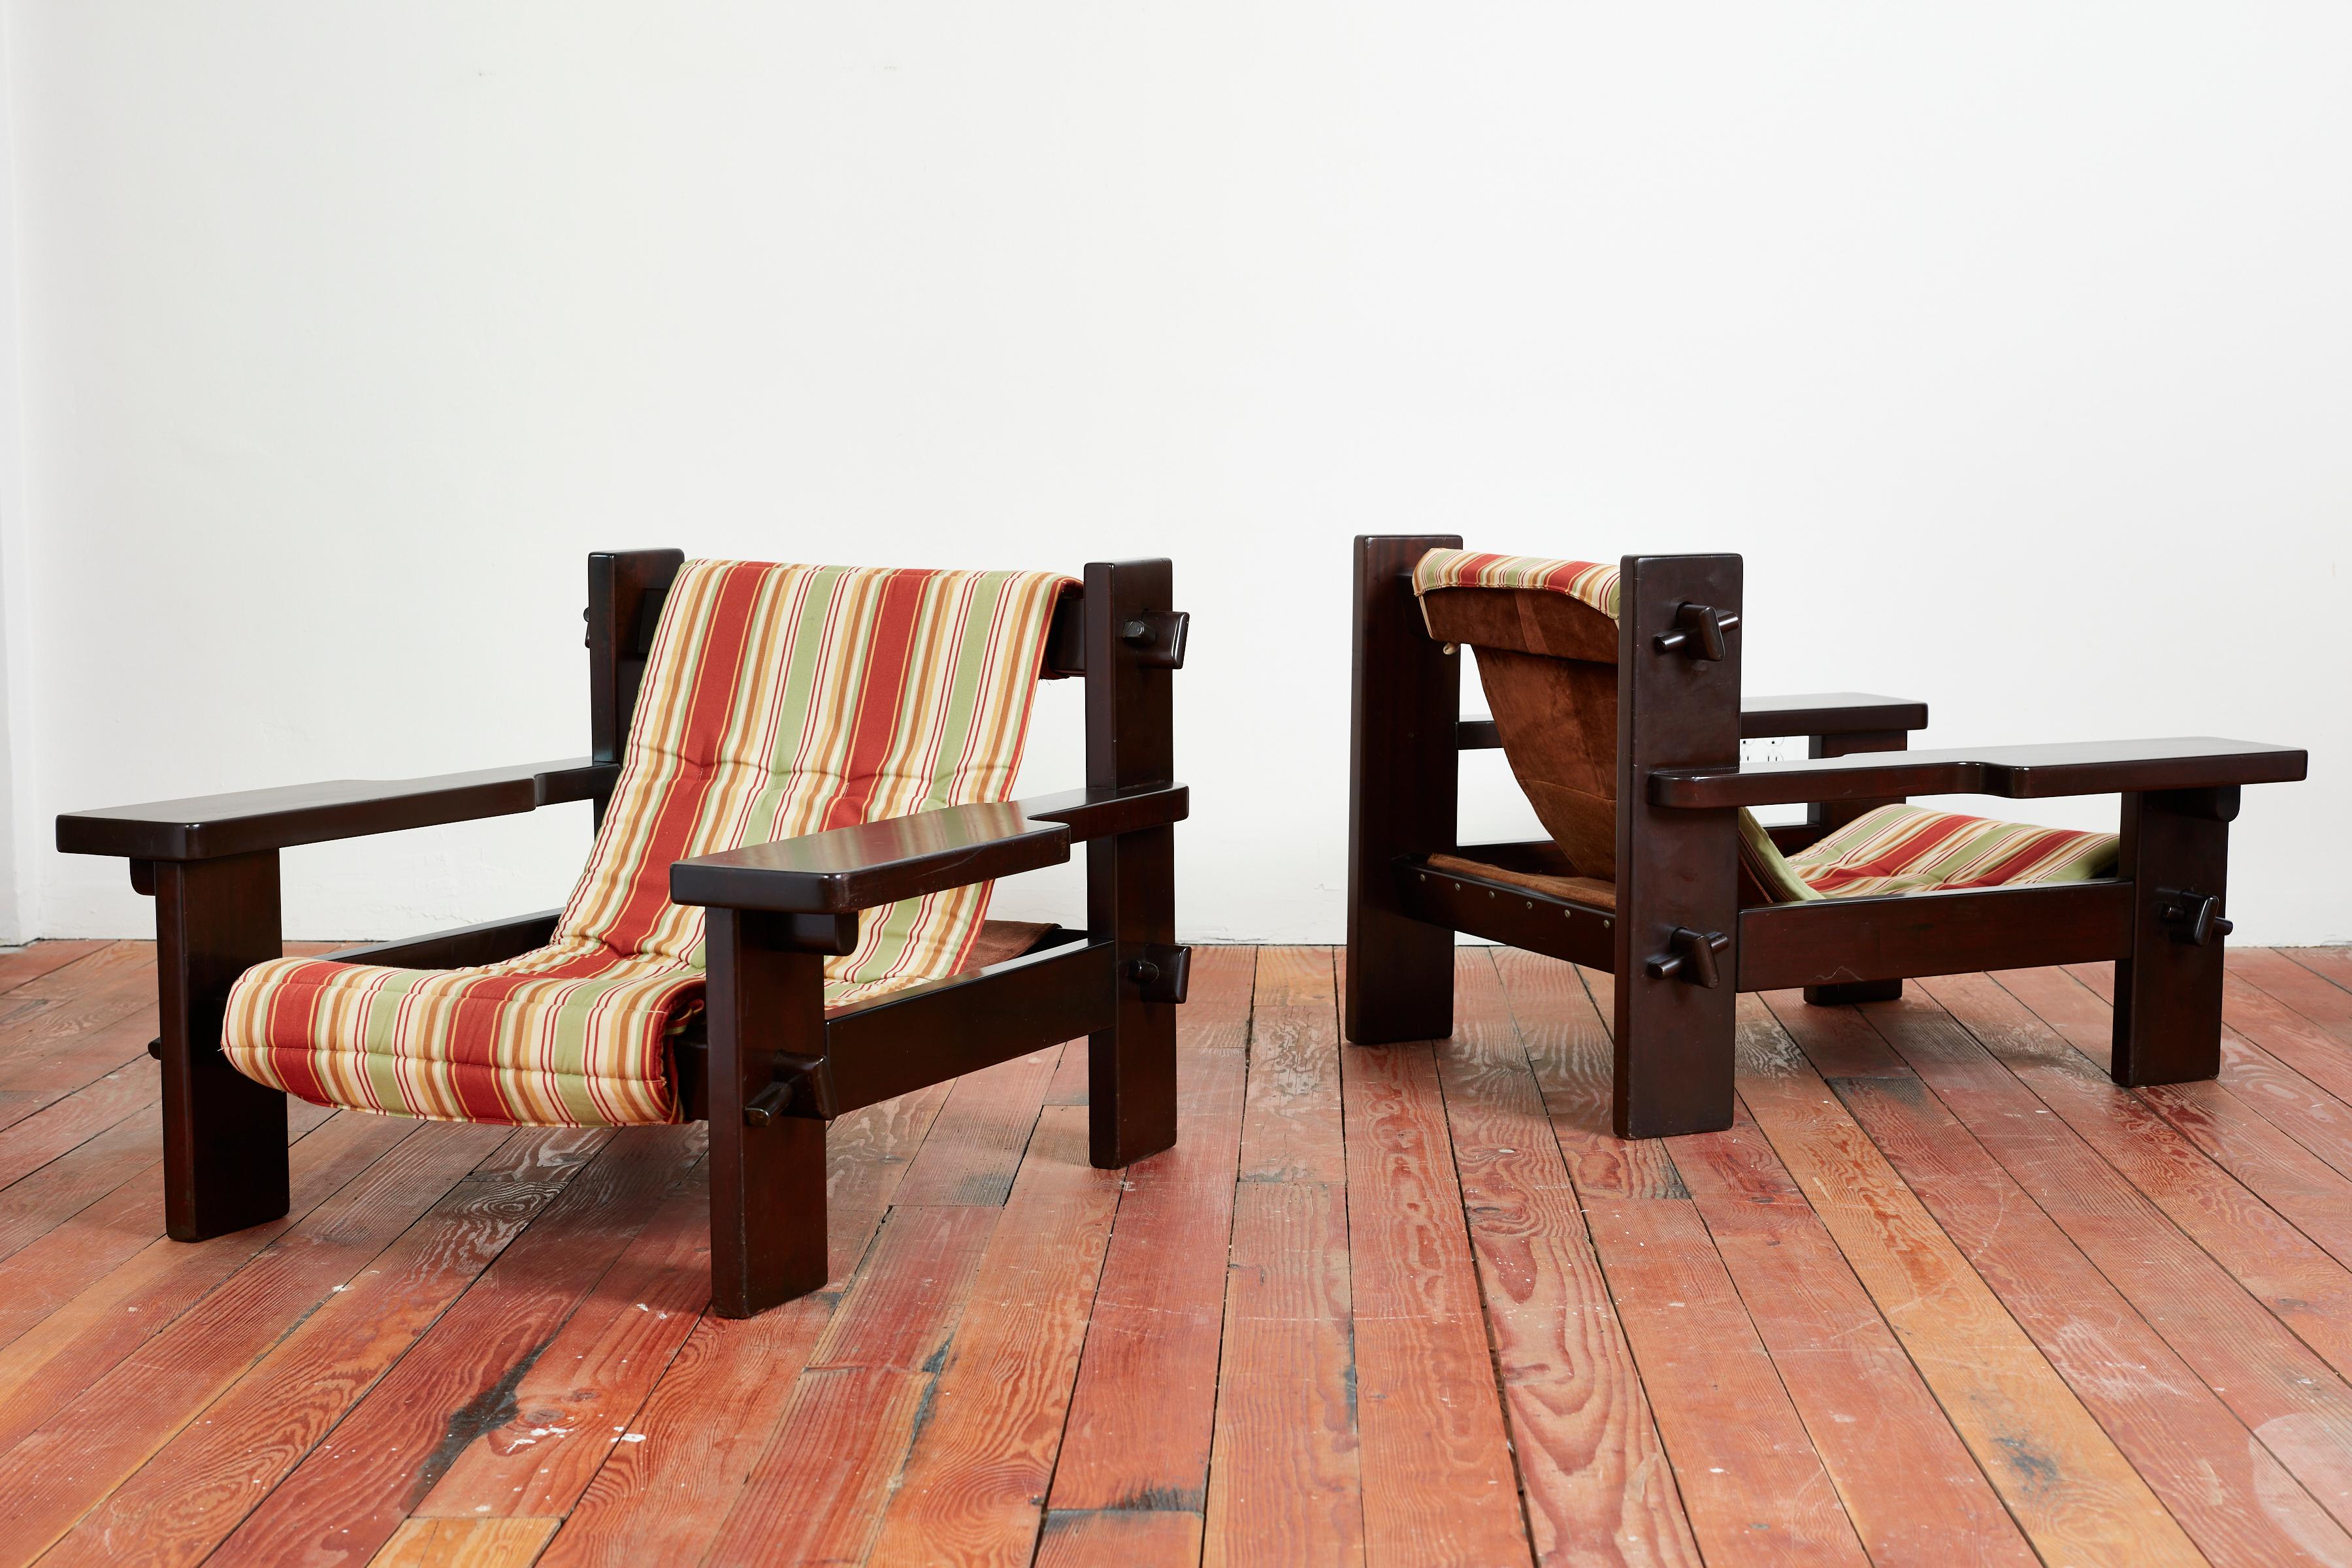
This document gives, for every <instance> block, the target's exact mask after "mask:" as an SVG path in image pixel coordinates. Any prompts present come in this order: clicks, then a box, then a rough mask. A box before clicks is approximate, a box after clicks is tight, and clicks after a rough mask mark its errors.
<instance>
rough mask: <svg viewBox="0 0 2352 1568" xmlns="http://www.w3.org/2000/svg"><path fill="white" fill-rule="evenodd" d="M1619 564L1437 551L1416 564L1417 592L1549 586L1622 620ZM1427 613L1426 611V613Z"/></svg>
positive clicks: (1613, 618)
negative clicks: (1618, 586)
mask: <svg viewBox="0 0 2352 1568" xmlns="http://www.w3.org/2000/svg"><path fill="white" fill-rule="evenodd" d="M1617 577H1618V570H1617V568H1616V567H1614V566H1604V565H1601V563H1599V562H1596V561H1568V560H1560V559H1555V558H1553V557H1550V556H1544V555H1495V554H1491V553H1488V552H1485V551H1479V550H1432V551H1430V552H1427V553H1426V554H1424V555H1423V556H1422V558H1421V559H1420V560H1419V561H1417V562H1415V563H1413V568H1412V591H1413V593H1414V594H1415V595H1419V596H1422V597H1426V596H1427V595H1430V594H1433V593H1434V592H1436V591H1437V590H1438V589H1440V588H1547V589H1549V590H1550V591H1551V592H1553V593H1556V594H1566V595H1568V596H1569V597H1570V598H1571V599H1574V600H1577V601H1578V602H1579V603H1580V604H1585V605H1591V606H1592V607H1593V608H1594V609H1596V610H1598V611H1600V612H1601V614H1602V615H1604V616H1608V617H1609V618H1610V619H1611V620H1612V621H1613V620H1615V619H1616V618H1617ZM1423 613H1424V614H1426V613H1427V612H1426V611H1425V610H1424V612H1423Z"/></svg>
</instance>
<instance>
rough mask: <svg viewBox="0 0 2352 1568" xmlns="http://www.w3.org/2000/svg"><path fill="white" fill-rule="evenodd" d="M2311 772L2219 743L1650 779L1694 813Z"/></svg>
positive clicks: (2259, 748) (2018, 751)
mask: <svg viewBox="0 0 2352 1568" xmlns="http://www.w3.org/2000/svg"><path fill="white" fill-rule="evenodd" d="M2309 763H2310V754H2309V753H2308V752H2303V751H2300V750H2298V749H2296V748H2294V747H2292V746H2270V745H2264V744H2263V743H2262V742H2258V741H2221V740H2215V739H2213V738H2211V737H2210V736H2191V737H2187V738H2183V739H2176V740H2161V741H2088V742H2070V743H2067V744H2063V745H2043V746H1980V747H1974V748H1970V749H1967V750H1962V751H1950V752H1861V753H1858V754H1856V755H1853V756H1848V757H1816V758H1812V759H1811V760H1808V761H1802V762H1786V763H1743V764H1741V765H1740V766H1739V767H1737V768H1660V769H1657V770H1656V771H1654V772H1653V773H1651V774H1650V800H1651V802H1652V803H1653V804H1654V805H1679V806H1695V807H1711V806H1727V805H1800V804H1805V803H1810V802H1815V801H1835V800H1881V799H1885V798H1888V797H1890V796H1898V795H2001V796H2006V797H2008V798H2010V799H2012V800H2031V799H2036V798H2041V797H2044V796H2049V795H2119V794H2130V793H2137V792H2139V791H2144V790H2168V789H2213V788H2218V787H2221V786H2223V785H2228V784H2284V783H2289V782H2292V781H2293V780H2295V779H2299V778H2302V777H2303V776H2304V774H2305V772H2306V771H2307V770H2308V767H2309Z"/></svg>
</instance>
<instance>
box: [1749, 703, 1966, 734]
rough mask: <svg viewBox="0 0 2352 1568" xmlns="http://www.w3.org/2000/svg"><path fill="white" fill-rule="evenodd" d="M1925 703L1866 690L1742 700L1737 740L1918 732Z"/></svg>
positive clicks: (1924, 724)
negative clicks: (1892, 731)
mask: <svg viewBox="0 0 2352 1568" xmlns="http://www.w3.org/2000/svg"><path fill="white" fill-rule="evenodd" d="M1926 728H1927V704H1926V703H1925V702H1915V701H1913V700H1911V699H1909V698H1907V697H1879V696H1874V695H1873V694H1872V693H1870V692H1867V691H1808V692H1802V693H1800V694H1798V695H1796V696H1790V697H1742V698H1741V699H1740V700H1739V738H1740V739H1741V740H1743V741H1760V740H1764V739H1766V738H1767V737H1769V736H1773V735H1858V734H1862V733H1864V731H1872V730H1924V729H1926Z"/></svg>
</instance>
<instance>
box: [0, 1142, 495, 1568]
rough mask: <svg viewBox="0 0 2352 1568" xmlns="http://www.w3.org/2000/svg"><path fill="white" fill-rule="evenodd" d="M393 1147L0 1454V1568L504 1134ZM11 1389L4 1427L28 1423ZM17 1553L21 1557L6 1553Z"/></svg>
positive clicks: (256, 1354) (162, 1435)
mask: <svg viewBox="0 0 2352 1568" xmlns="http://www.w3.org/2000/svg"><path fill="white" fill-rule="evenodd" d="M433 1131H435V1132H436V1134H438V1135H437V1136H432V1137H410V1138H407V1139H404V1140H403V1141H402V1142H400V1144H398V1145H397V1146H396V1147H394V1149H393V1150H391V1152H388V1153H387V1154H385V1156H384V1157H383V1159H381V1160H379V1161H377V1162H376V1163H374V1164H373V1166H371V1167H370V1168H369V1169H368V1171H367V1172H366V1173H365V1174H364V1175H362V1177H360V1178H359V1179H358V1180H356V1181H354V1182H352V1184H350V1185H349V1186H348V1187H346V1188H345V1189H344V1190H343V1191H342V1192H341V1193H338V1194H336V1195H335V1196H334V1197H332V1198H331V1199H329V1200H328V1201H327V1202H326V1203H323V1204H321V1205H319V1207H318V1208H316V1209H315V1210H313V1211H312V1212H311V1213H310V1214H309V1215H306V1216H304V1218H303V1219H302V1221H301V1223H300V1224H299V1225H296V1226H292V1227H291V1228H289V1230H287V1231H286V1232H285V1234H284V1235H282V1236H280V1237H278V1238H277V1239H276V1240H275V1241H274V1242H273V1243H272V1244H271V1245H270V1246H268V1247H266V1248H264V1249H263V1250H262V1251H261V1252H260V1253H258V1254H257V1255H256V1256H255V1257H254V1258H253V1259H252V1260H251V1261H250V1262H248V1263H247V1264H246V1265H245V1266H244V1267H243V1268H239V1269H238V1270H237V1271H236V1273H235V1274H233V1275H232V1276H230V1277H229V1278H228V1279H226V1280H224V1281H223V1282H222V1283H221V1284H220V1285H219V1286H218V1288H216V1289H214V1290H212V1291H211V1292H210V1293H208V1294H207V1295H205V1297H204V1298H203V1300H199V1301H197V1302H195V1303H194V1304H193V1305H191V1306H190V1307H189V1308H188V1309H187V1310H185V1311H183V1312H181V1313H180V1314H179V1315H178V1316H176V1317H175V1318H173V1321H171V1322H170V1323H169V1324H168V1325H167V1326H166V1327H164V1328H163V1331H161V1332H159V1333H157V1334H155V1335H154V1336H153V1337H152V1339H150V1340H148V1341H147V1342H145V1343H144V1344H142V1345H141V1346H140V1347H139V1348H138V1349H137V1350H136V1351H134V1352H132V1353H131V1354H130V1355H128V1356H126V1357H124V1358H123V1359H122V1361H121V1363H119V1364H118V1365H116V1366H115V1367H114V1368H113V1369H112V1370H111V1371H110V1372H109V1373H106V1374H105V1375H104V1376H102V1377H100V1378H99V1379H97V1380H96V1381H95V1382H94V1383H91V1384H89V1385H88V1386H87V1387H86V1388H83V1389H78V1390H75V1391H74V1392H73V1394H71V1396H70V1397H68V1398H67V1399H64V1400H61V1401H58V1402H55V1403H54V1404H53V1405H50V1408H49V1409H48V1411H47V1413H46V1415H43V1416H41V1417H39V1418H38V1419H39V1425H38V1426H33V1427H32V1428H31V1429H30V1430H29V1431H27V1432H26V1435H25V1436H23V1437H22V1439H21V1440H19V1441H17V1442H16V1444H15V1445H14V1446H13V1447H9V1448H8V1449H7V1451H6V1452H5V1454H0V1542H9V1543H10V1545H9V1546H7V1547H0V1563H10V1562H29V1561H30V1560H31V1558H32V1557H33V1556H35V1555H37V1553H38V1552H40V1551H41V1550H43V1549H44V1548H46V1547H47V1545H48V1543H49V1542H52V1541H54V1540H56V1539H57V1537H58V1535H60V1534H62V1533H63V1532H64V1531H66V1530H68V1529H69V1528H71V1526H72V1525H73V1523H74V1521H76V1520H77V1519H79V1517H80V1515H81V1514H82V1513H83V1511H84V1510H87V1509H88V1508H89V1507H90V1506H91V1505H92V1504H94V1503H96V1502H97V1501H99V1500H100V1499H101V1498H103V1497H105V1495H106V1494H107V1493H108V1492H110V1491H111V1490H113V1489H114V1488H115V1487H117V1486H118V1485H120V1484H121V1481H122V1480H123V1479H125V1478H127V1477H129V1476H130V1475H131V1473H132V1472H133V1471H135V1470H136V1469H138V1468H139V1467H140V1466H141V1464H142V1463H143V1462H144V1461H145V1460H146V1458H148V1456H150V1455H152V1453H154V1451H155V1450H156V1449H157V1448H159V1447H162V1446H163V1444H164V1443H165V1442H166V1441H168V1440H169V1438H170V1437H171V1436H172V1435H173V1433H175V1432H177V1431H178V1430H179V1429H180V1428H181V1427H182V1426H185V1425H186V1424H187V1423H188V1422H189V1421H190V1420H193V1419H194V1417H195V1416H196V1415H197V1413H198V1412H200V1411H202V1410H203V1409H204V1408H205V1405H210V1404H211V1403H212V1402H213V1401H214V1400H215V1398H217V1397H218V1396H219V1395H220V1394H222V1393H223V1392H225V1391H226V1389H227V1388H228V1387H229V1386H230V1385H231V1384H234V1383H235V1382H236V1379H237V1378H238V1377H240V1376H241V1375H243V1374H244V1373H246V1372H247V1370H248V1369H249V1368H250V1367H251V1366H252V1365H253V1363H255V1362H257V1361H258V1360H259V1359H260V1358H261V1357H262V1356H263V1355H264V1354H265V1353H267V1352H268V1351H269V1349H270V1348H271V1347H272V1346H273V1345H274V1344H276V1343H277V1342H278V1341H279V1340H280V1339H281V1338H282V1336H283V1334H284V1332H285V1325H286V1324H287V1323H289V1322H299V1321H302V1320H303V1319H304V1318H306V1317H308V1316H309V1315H310V1314H311V1313H313V1312H315V1311H316V1310H318V1309H319V1308H320V1306H322V1305H324V1304H325V1303H327V1302H328V1301H330V1300H332V1299H333V1297H334V1296H335V1295H337V1294H340V1293H341V1292H343V1291H344V1290H345V1289H347V1288H348V1286H349V1283H350V1281H352V1279H356V1278H358V1277H360V1275H361V1274H362V1272H363V1270H364V1269H365V1268H367V1267H368V1266H369V1265H370V1264H371V1263H373V1262H376V1261H378V1260H379V1256H380V1255H382V1254H384V1253H386V1252H387V1251H388V1250H389V1249H391V1248H393V1247H394V1245H395V1244H396V1242H397V1241H398V1239H399V1237H401V1236H402V1235H403V1234H404V1233H405V1232H406V1231H407V1230H408V1229H409V1228H410V1226H412V1225H414V1224H415V1222H416V1221H417V1220H418V1219H419V1218H420V1217H422V1216H423V1215H424V1214H425V1212H426V1211H428V1210H430V1209H431V1208H432V1207H433V1206H434V1205H436V1203H437V1202H438V1201H439V1200H440V1198H441V1196H442V1194H446V1193H447V1192H448V1191H449V1190H450V1189H451V1188H452V1187H453V1186H455V1185H456V1184H457V1183H459V1182H460V1181H462V1180H464V1178H465V1176H466V1174H467V1172H468V1171H469V1170H471V1169H472V1167H473V1166H474V1164H475V1163H477V1162H478V1161H479V1160H480V1159H481V1157H482V1155H483V1154H484V1153H486V1152H488V1150H489V1148H490V1147H491V1146H493V1145H495V1144H497V1143H499V1142H503V1141H504V1139H505V1137H506V1131H505V1130H504V1129H502V1128H495V1127H452V1128H436V1129H434V1130H433ZM47 1381H48V1380H47V1379H42V1380H38V1381H37V1382H36V1383H34V1384H30V1385H28V1386H27V1387H26V1388H23V1389H20V1390H19V1392H18V1394H17V1395H16V1398H15V1399H14V1400H12V1401H11V1410H10V1414H11V1415H16V1413H18V1412H26V1415H18V1416H17V1418H16V1420H12V1421H10V1422H9V1423H8V1424H7V1427H6V1428H5V1429H6V1430H23V1429H24V1428H25V1426H26V1425H28V1424H29V1422H30V1421H31V1420H32V1419H34V1417H33V1416H32V1415H30V1414H29V1412H30V1410H31V1409H32V1408H33V1406H34V1405H35V1404H36V1400H37V1394H36V1391H37V1390H38V1391H41V1392H43V1393H45V1392H46V1385H47ZM17 1548H21V1549H22V1555H21V1556H18V1555H16V1554H15V1550H16V1549H17Z"/></svg>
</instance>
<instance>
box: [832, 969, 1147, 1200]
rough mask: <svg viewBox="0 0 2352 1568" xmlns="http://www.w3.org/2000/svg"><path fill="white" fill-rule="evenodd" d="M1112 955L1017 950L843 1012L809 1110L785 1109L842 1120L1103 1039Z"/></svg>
mask: <svg viewBox="0 0 2352 1568" xmlns="http://www.w3.org/2000/svg"><path fill="white" fill-rule="evenodd" d="M1114 952H1115V948H1114V946H1113V944H1112V943H1109V942H1086V943H1083V944H1081V945H1078V946H1075V947H1056V948H1051V949H1048V950H1046V951H1045V952H1032V953H1024V954H1023V955H1022V956H1021V957H1019V958H1013V959H1007V960H1006V961H1005V962H1003V963H994V964H991V965H989V967H988V968H986V969H984V970H982V971H981V972H980V973H977V974H971V975H958V976H955V977H953V978H951V979H947V980H930V981H926V982H924V983H923V984H920V985H910V986H908V988H907V989H906V990H904V991H894V992H891V993H890V994H887V995H885V996H881V997H877V998H876V999H875V1001H874V1002H873V1003H871V1004H870V1005H866V1006H863V1007H859V1008H857V1009H856V1010H855V1011H853V1012H846V1013H843V1014H841V1015H840V1016H837V1017H835V1018H834V1019H832V1020H831V1021H830V1022H828V1023H827V1024H826V1025H825V1049H824V1062H823V1064H822V1066H820V1067H819V1068H814V1069H812V1075H811V1103H810V1105H809V1106H808V1108H807V1110H805V1111H804V1110H803V1107H802V1104H801V1102H800V1100H798V1099H795V1100H794V1101H793V1108H792V1112H791V1113H792V1114H793V1115H802V1114H813V1115H821V1116H827V1117H832V1116H846V1115H848V1114H849V1113H850V1112H851V1111H853V1110H859V1109H861V1108H863V1107H865V1106H868V1105H876V1104H878V1103H880V1102H881V1101H883V1100H889V1099H892V1098H894V1097H896V1096H898V1095H901V1094H906V1093H908V1092H910V1091H912V1090H914V1089H920V1088H922V1087H923V1086H924V1085H926V1084H933V1083H938V1082H939V1081H940V1080H941V1079H950V1078H961V1076H962V1075H964V1074H965V1073H968V1072H978V1071H979V1070H980V1069H981V1068H988V1067H993V1066H995V1065H996V1064H997V1063H998V1062H1002V1061H1010V1060H1012V1059H1013V1058H1014V1057H1021V1056H1027V1055H1028V1054H1029V1053H1030V1052H1031V1051H1034V1050H1036V1049H1038V1048H1039V1047H1040V1046H1043V1045H1052V1044H1055V1042H1057V1041H1061V1040H1074V1039H1076V1038H1077V1037H1080V1036H1081V1035H1084V1036H1089V1037H1091V1036H1094V1035H1097V1034H1103V1033H1107V1032H1108V1031H1109V1030H1110V1029H1111V1028H1112V1027H1113V1026H1115V1020H1114V1018H1113V1016H1112V1015H1113V1014H1114V1012H1115V1011H1116V993H1117V992H1118V990H1119V988H1120V987H1119V984H1118V971H1117V968H1116V965H1115V962H1114ZM1129 1087H1131V1086H1129ZM1155 1152H1156V1151H1155ZM1139 1157H1140V1156H1139Z"/></svg>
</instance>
